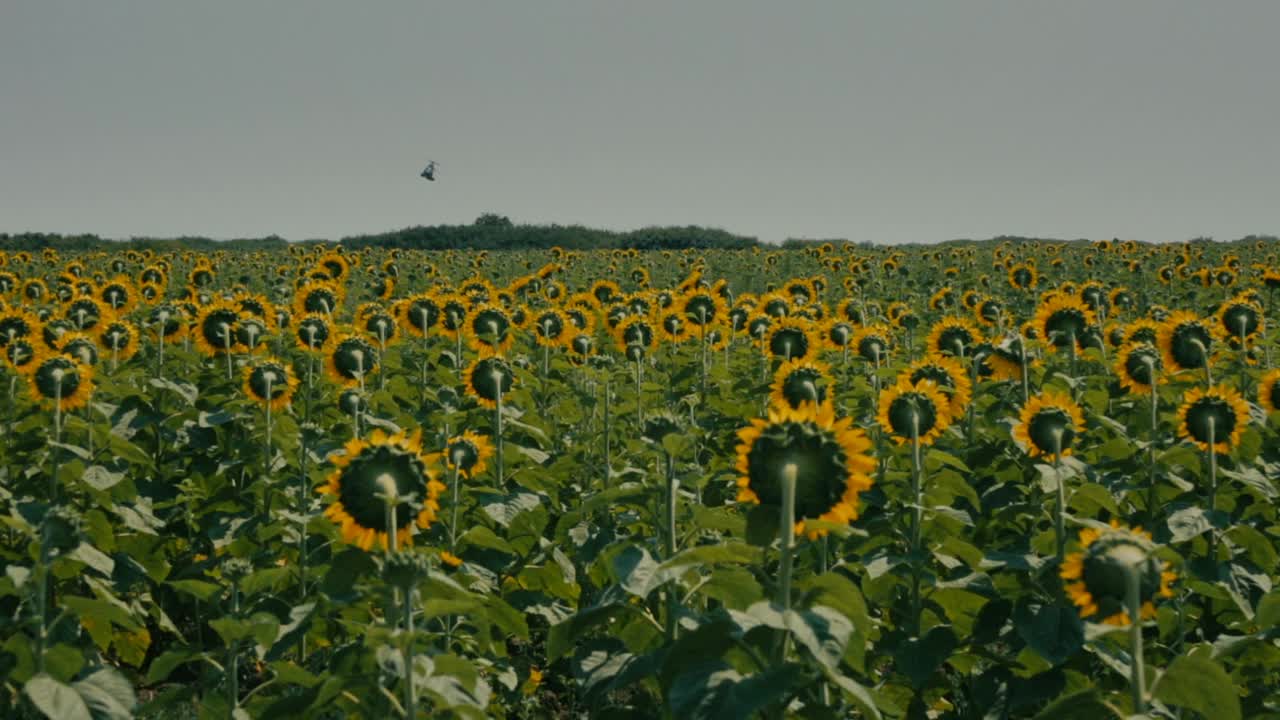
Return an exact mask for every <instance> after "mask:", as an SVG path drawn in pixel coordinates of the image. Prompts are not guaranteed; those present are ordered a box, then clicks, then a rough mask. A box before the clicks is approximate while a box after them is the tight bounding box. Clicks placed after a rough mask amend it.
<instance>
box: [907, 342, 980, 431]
mask: <svg viewBox="0 0 1280 720" xmlns="http://www.w3.org/2000/svg"><path fill="white" fill-rule="evenodd" d="M904 374H905V375H906V377H907V380H908V381H909V382H910V383H911V384H912V385H914V384H916V383H919V382H921V381H922V380H929V381H932V382H933V383H934V384H935V385H937V386H938V389H939V390H940V391H941V392H942V394H943V395H945V396H946V397H947V398H948V399H949V401H950V403H949V405H948V411H949V412H950V413H951V419H952V420H955V419H957V418H959V417H960V416H961V415H963V414H964V411H965V408H966V407H968V406H969V399H970V397H971V395H972V392H973V383H972V382H971V381H970V380H969V374H968V373H967V372H965V369H964V366H963V365H961V364H960V361H959V360H956V359H955V358H953V357H948V356H946V355H933V356H930V357H927V358H924V359H922V360H917V361H916V362H914V363H912V364H911V367H909V368H907V370H906V371H904Z"/></svg>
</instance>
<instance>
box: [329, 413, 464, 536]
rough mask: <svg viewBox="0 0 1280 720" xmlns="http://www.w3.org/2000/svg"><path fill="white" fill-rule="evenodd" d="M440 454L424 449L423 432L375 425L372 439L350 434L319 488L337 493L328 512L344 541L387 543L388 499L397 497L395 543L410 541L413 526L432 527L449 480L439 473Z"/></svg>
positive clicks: (390, 500) (394, 500) (333, 493)
mask: <svg viewBox="0 0 1280 720" xmlns="http://www.w3.org/2000/svg"><path fill="white" fill-rule="evenodd" d="M436 460H437V458H436V457H435V456H431V455H425V454H424V453H423V452H422V441H421V438H420V434H419V433H415V434H414V435H412V436H409V435H406V434H404V433H399V434H396V435H387V434H386V433H384V432H382V431H381V430H374V431H373V433H372V434H371V435H370V436H369V439H368V440H359V439H356V440H351V441H350V442H348V443H347V444H346V445H345V446H344V448H343V452H342V453H341V454H339V455H337V456H335V457H334V458H333V465H334V466H335V467H334V471H333V472H332V473H331V474H330V475H329V478H328V482H326V483H325V484H324V485H322V486H320V487H318V488H317V491H318V492H320V493H321V494H324V495H332V496H333V497H334V500H333V502H332V503H331V504H330V505H329V506H328V507H327V508H325V511H324V516H325V517H327V518H329V519H330V520H331V521H333V522H334V523H335V524H337V525H338V527H339V528H340V529H341V531H342V539H343V541H344V542H348V543H351V544H353V545H356V546H358V547H359V548H361V549H362V550H368V549H370V548H372V547H373V545H374V543H375V542H376V543H378V544H380V545H381V546H382V547H383V548H387V547H388V546H389V541H390V538H389V536H388V534H387V522H388V517H387V515H388V513H387V505H388V504H389V503H394V504H395V523H396V527H395V533H396V541H397V544H398V545H399V546H405V545H410V544H412V542H413V528H414V526H415V525H416V526H417V527H419V528H421V529H424V530H425V529H427V528H429V527H431V523H432V522H434V521H435V519H436V513H437V512H439V510H440V501H439V497H440V494H441V493H442V492H444V491H445V486H444V485H443V484H442V483H441V482H440V481H439V480H437V479H436V469H435V467H434V465H435V462H436ZM389 496H390V497H389Z"/></svg>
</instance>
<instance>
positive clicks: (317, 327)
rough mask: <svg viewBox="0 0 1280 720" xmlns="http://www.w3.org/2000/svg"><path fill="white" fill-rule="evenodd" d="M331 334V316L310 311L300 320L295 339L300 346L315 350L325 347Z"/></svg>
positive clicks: (304, 348)
mask: <svg viewBox="0 0 1280 720" xmlns="http://www.w3.org/2000/svg"><path fill="white" fill-rule="evenodd" d="M331 335H332V331H331V330H330V324H329V316H328V315H322V314H320V313H310V314H308V315H307V316H306V317H304V318H302V319H301V320H300V321H298V326H297V328H296V330H295V332H294V339H295V340H296V341H297V344H298V347H299V348H301V349H303V350H310V351H312V352H314V351H316V350H320V349H321V348H323V347H324V346H325V344H326V343H328V342H329V337H330V336H331Z"/></svg>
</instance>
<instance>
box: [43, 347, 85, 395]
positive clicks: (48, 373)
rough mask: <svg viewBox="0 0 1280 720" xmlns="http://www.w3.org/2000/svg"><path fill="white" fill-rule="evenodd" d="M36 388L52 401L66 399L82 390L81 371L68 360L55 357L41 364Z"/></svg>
mask: <svg viewBox="0 0 1280 720" xmlns="http://www.w3.org/2000/svg"><path fill="white" fill-rule="evenodd" d="M34 377H35V386H36V389H37V390H39V391H40V394H41V395H43V396H44V397H46V398H49V399H50V400H53V399H56V398H62V399H66V398H68V397H71V396H72V395H74V394H75V392H76V390H79V389H80V371H79V370H78V369H77V368H76V364H75V363H74V362H72V361H71V360H68V359H67V358H62V357H55V358H50V359H48V360H45V361H44V362H42V363H40V367H38V368H36V371H35V374H34Z"/></svg>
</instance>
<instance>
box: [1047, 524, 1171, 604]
mask: <svg viewBox="0 0 1280 720" xmlns="http://www.w3.org/2000/svg"><path fill="white" fill-rule="evenodd" d="M1080 546H1081V550H1080V551H1079V552H1074V553H1071V554H1070V555H1068V556H1067V557H1066V558H1065V559H1064V560H1063V562H1062V567H1061V569H1059V571H1058V574H1059V576H1060V577H1061V578H1062V579H1063V580H1065V581H1067V585H1066V588H1065V589H1066V591H1067V597H1069V598H1070V599H1071V602H1072V603H1073V604H1074V605H1075V606H1076V607H1078V608H1080V617H1082V618H1086V619H1095V620H1097V621H1098V622H1102V623H1105V624H1107V625H1120V626H1125V625H1129V624H1130V622H1131V618H1130V617H1129V613H1128V611H1127V610H1126V608H1125V606H1126V597H1125V595H1126V592H1127V583H1126V579H1125V578H1126V575H1127V574H1128V573H1129V572H1133V571H1136V572H1138V573H1139V586H1138V594H1139V597H1140V599H1141V602H1142V606H1141V610H1139V614H1140V615H1141V616H1142V617H1141V619H1143V620H1147V619H1150V618H1153V617H1155V614H1156V608H1155V605H1154V604H1153V602H1152V601H1154V600H1155V599H1156V598H1168V597H1173V591H1172V590H1170V589H1169V585H1170V583H1172V582H1173V581H1174V580H1176V579H1177V577H1178V576H1177V575H1176V574H1175V573H1173V572H1171V571H1170V570H1169V566H1168V563H1166V562H1162V561H1161V560H1160V559H1159V558H1157V557H1155V554H1154V551H1155V546H1154V544H1153V543H1152V542H1151V535H1150V534H1148V533H1146V532H1143V531H1142V528H1133V529H1132V530H1130V529H1129V528H1127V527H1124V526H1122V525H1120V524H1119V523H1117V522H1116V521H1114V520H1113V521H1112V522H1111V527H1110V528H1105V529H1095V528H1085V529H1083V530H1081V531H1080Z"/></svg>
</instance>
